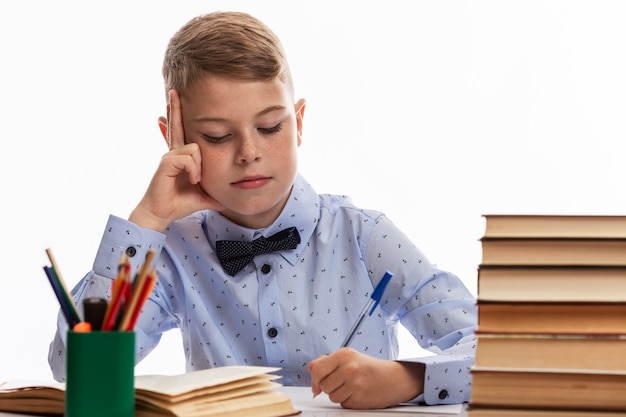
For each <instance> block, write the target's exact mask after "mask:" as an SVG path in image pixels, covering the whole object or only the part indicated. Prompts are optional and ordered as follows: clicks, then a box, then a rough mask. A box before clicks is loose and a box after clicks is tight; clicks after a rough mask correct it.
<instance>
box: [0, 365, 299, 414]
mask: <svg viewBox="0 0 626 417" xmlns="http://www.w3.org/2000/svg"><path fill="white" fill-rule="evenodd" d="M278 369H279V368H270V367H263V366H224V367H219V368H212V369H205V370H201V371H194V372H188V373H185V374H180V375H137V376H135V416H136V417H161V416H174V417H176V416H185V417H205V416H216V415H219V416H220V417H221V416H224V417H244V416H245V417H247V416H250V415H254V416H255V417H280V416H288V415H294V414H298V411H297V410H295V408H294V407H293V404H292V403H291V399H290V398H289V397H288V396H287V395H286V394H284V393H282V392H279V391H276V390H275V389H274V388H275V387H278V386H280V384H278V383H276V382H275V381H274V380H276V379H278V378H279V376H278V375H273V374H271V372H275V371H277V370H278ZM64 398H65V384H63V383H38V382H37V383H33V382H32V381H30V382H29V381H19V380H15V381H9V382H7V383H5V384H2V385H0V411H10V412H23V413H34V414H46V415H47V414H57V415H62V414H63V412H64V408H65V406H64Z"/></svg>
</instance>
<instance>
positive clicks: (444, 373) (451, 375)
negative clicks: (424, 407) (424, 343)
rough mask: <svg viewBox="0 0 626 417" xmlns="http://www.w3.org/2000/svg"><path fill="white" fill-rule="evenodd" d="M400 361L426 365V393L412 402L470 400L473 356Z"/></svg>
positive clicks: (430, 357) (440, 356)
mask: <svg viewBox="0 0 626 417" xmlns="http://www.w3.org/2000/svg"><path fill="white" fill-rule="evenodd" d="M400 362H419V363H423V364H424V365H425V366H426V369H425V372H424V393H423V394H421V395H419V396H418V397H417V398H415V399H414V400H413V401H412V402H421V403H426V404H428V405H437V404H461V403H464V402H468V401H469V399H470V390H471V374H470V368H471V366H472V364H473V363H474V358H473V357H467V358H459V357H458V356H451V355H445V354H444V355H435V356H427V357H423V358H416V359H403V360H400Z"/></svg>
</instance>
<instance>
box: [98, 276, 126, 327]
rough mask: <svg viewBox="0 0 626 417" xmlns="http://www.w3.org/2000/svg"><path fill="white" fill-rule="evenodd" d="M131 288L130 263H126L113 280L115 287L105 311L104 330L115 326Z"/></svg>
mask: <svg viewBox="0 0 626 417" xmlns="http://www.w3.org/2000/svg"><path fill="white" fill-rule="evenodd" d="M129 288H130V263H125V264H124V265H123V266H122V268H121V269H120V272H119V274H118V276H117V278H115V280H114V281H113V289H112V290H111V301H110V302H109V305H108V307H107V310H106V312H105V313H104V320H103V322H102V330H105V331H106V330H112V329H113V327H114V326H115V321H116V319H117V316H118V313H119V311H120V308H121V306H122V302H123V301H124V299H125V297H126V294H127V293H128V289H129ZM126 301H128V300H126Z"/></svg>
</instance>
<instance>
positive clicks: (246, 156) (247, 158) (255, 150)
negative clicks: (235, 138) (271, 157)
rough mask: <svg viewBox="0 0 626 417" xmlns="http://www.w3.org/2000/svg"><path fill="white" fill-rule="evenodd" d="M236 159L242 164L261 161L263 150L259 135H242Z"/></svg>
mask: <svg viewBox="0 0 626 417" xmlns="http://www.w3.org/2000/svg"><path fill="white" fill-rule="evenodd" d="M236 159H237V161H239V162H240V163H250V162H253V161H258V160H259V159H261V150H260V147H259V138H258V137H257V135H255V134H254V133H247V132H246V133H243V134H242V135H241V139H240V140H239V147H238V149H237V156H236Z"/></svg>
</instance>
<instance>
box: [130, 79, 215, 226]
mask: <svg viewBox="0 0 626 417" xmlns="http://www.w3.org/2000/svg"><path fill="white" fill-rule="evenodd" d="M169 97H170V102H169V105H168V106H167V113H168V114H167V120H163V119H161V120H160V123H161V124H162V126H164V124H165V123H167V126H166V129H167V131H166V132H164V134H165V135H166V140H167V143H168V146H169V149H170V150H169V152H167V153H166V154H165V155H164V156H163V158H162V159H161V163H160V164H159V167H158V168H157V171H156V172H155V174H154V176H153V177H152V180H151V181H150V185H149V186H148V190H147V191H146V193H145V194H144V196H143V198H142V199H141V201H140V202H139V205H137V207H136V208H135V209H134V210H133V212H132V213H131V215H130V217H129V220H130V221H131V222H133V223H135V224H137V225H138V226H140V227H143V228H149V229H153V230H157V231H163V230H165V228H166V227H167V226H168V225H169V224H170V223H171V222H172V221H174V220H176V219H180V218H182V217H184V216H187V215H189V214H191V213H194V212H196V211H198V210H205V209H212V210H221V209H223V206H222V205H221V204H220V203H219V202H218V201H217V200H215V199H214V198H212V197H211V196H210V195H208V194H207V193H206V192H204V190H203V189H202V187H201V186H200V178H201V172H202V165H201V154H200V148H199V147H198V145H197V144H195V143H189V144H185V132H184V129H183V121H182V112H181V105H180V97H179V96H178V93H177V92H176V91H173V90H172V91H170V95H169Z"/></svg>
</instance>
